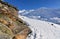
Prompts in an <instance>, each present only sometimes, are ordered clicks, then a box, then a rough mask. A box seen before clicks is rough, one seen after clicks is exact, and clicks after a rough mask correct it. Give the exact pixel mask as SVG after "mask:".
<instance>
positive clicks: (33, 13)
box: [19, 7, 60, 24]
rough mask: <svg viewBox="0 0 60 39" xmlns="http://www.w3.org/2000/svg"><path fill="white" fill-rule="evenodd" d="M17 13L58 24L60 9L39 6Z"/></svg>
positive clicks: (59, 21)
mask: <svg viewBox="0 0 60 39" xmlns="http://www.w3.org/2000/svg"><path fill="white" fill-rule="evenodd" d="M22 11H23V12H21V11H19V14H20V15H22V16H26V17H29V18H33V19H38V20H44V21H49V22H53V23H57V24H60V9H51V8H45V7H42V8H39V9H36V10H22Z"/></svg>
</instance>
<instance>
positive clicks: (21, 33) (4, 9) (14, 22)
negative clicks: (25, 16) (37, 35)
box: [0, 1, 31, 39]
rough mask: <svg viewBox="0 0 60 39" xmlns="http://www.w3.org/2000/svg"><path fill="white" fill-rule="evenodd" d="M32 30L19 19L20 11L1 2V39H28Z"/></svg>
mask: <svg viewBox="0 0 60 39" xmlns="http://www.w3.org/2000/svg"><path fill="white" fill-rule="evenodd" d="M30 33H31V30H30V28H29V27H28V26H27V25H26V24H25V23H24V21H23V20H21V19H20V18H18V9H16V8H15V7H13V6H11V5H9V4H8V3H5V2H2V1H0V39H26V37H27V36H28V34H30Z"/></svg>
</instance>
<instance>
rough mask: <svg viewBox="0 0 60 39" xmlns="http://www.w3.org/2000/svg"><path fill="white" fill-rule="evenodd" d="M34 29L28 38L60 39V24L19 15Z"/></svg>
mask: <svg viewBox="0 0 60 39" xmlns="http://www.w3.org/2000/svg"><path fill="white" fill-rule="evenodd" d="M19 17H20V18H21V19H22V20H24V21H25V22H26V23H27V24H29V27H30V28H31V30H32V33H31V34H30V35H29V36H28V37H27V39H60V25H58V24H54V23H51V22H46V21H41V20H36V19H31V18H28V17H25V16H19Z"/></svg>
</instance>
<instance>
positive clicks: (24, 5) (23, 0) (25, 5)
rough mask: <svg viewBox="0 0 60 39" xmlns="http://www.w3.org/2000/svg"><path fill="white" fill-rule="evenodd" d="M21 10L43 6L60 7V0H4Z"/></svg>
mask: <svg viewBox="0 0 60 39" xmlns="http://www.w3.org/2000/svg"><path fill="white" fill-rule="evenodd" d="M4 1H5V2H8V3H9V4H11V5H13V6H15V7H17V8H18V9H19V10H23V9H26V10H31V9H38V8H41V7H46V8H60V0H4Z"/></svg>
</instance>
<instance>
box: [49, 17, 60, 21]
mask: <svg viewBox="0 0 60 39" xmlns="http://www.w3.org/2000/svg"><path fill="white" fill-rule="evenodd" d="M50 19H51V20H56V21H58V22H60V18H58V17H53V18H50Z"/></svg>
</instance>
